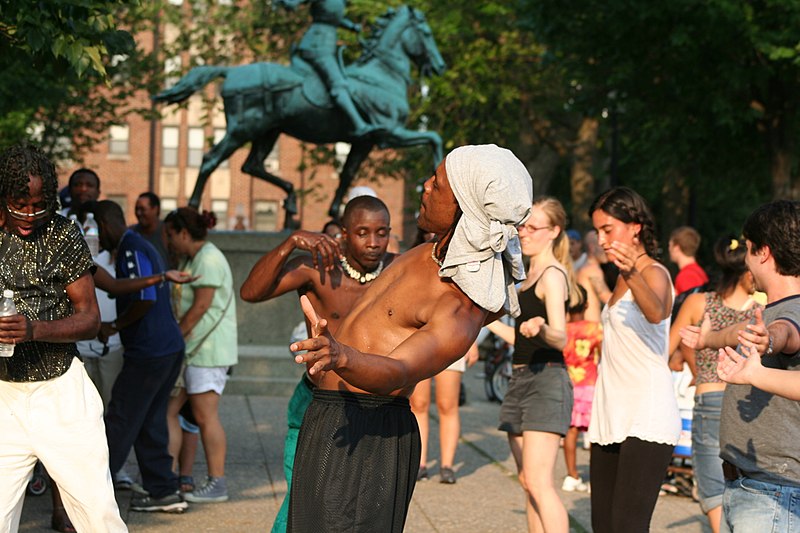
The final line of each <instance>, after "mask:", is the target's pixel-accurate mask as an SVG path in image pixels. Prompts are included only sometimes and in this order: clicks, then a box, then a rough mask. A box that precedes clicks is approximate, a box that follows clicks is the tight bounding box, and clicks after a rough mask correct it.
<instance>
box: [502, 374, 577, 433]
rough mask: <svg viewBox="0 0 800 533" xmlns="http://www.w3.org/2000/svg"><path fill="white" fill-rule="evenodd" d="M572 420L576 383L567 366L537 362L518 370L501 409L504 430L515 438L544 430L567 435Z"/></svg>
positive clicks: (509, 385)
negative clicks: (574, 386)
mask: <svg viewBox="0 0 800 533" xmlns="http://www.w3.org/2000/svg"><path fill="white" fill-rule="evenodd" d="M571 420H572V382H571V381H570V379H569V375H568V374H567V368H566V367H565V366H564V365H562V364H557V363H535V364H532V365H526V366H521V367H516V368H514V370H513V371H512V372H511V381H510V382H509V384H508V392H506V396H505V398H503V406H502V407H501V408H500V426H499V428H498V429H499V430H500V431H506V432H508V433H511V434H514V435H521V434H522V433H523V432H524V431H543V432H547V433H557V434H559V435H562V436H563V435H566V434H567V430H568V429H569V424H570V421H571Z"/></svg>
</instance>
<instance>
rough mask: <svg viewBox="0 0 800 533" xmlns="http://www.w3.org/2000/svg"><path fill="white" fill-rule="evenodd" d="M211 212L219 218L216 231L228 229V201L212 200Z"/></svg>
mask: <svg viewBox="0 0 800 533" xmlns="http://www.w3.org/2000/svg"><path fill="white" fill-rule="evenodd" d="M211 212H213V213H214V214H215V215H216V216H217V225H216V226H214V229H228V200H211Z"/></svg>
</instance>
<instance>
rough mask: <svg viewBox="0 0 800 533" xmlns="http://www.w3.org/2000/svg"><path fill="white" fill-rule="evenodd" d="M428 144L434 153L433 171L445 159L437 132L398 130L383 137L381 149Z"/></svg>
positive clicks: (380, 143) (380, 142)
mask: <svg viewBox="0 0 800 533" xmlns="http://www.w3.org/2000/svg"><path fill="white" fill-rule="evenodd" d="M421 144H428V145H430V147H431V150H432V151H433V170H434V171H435V170H436V167H437V166H439V163H441V162H442V159H443V158H444V153H443V151H442V138H441V137H440V136H439V134H438V133H436V132H435V131H415V130H408V129H406V128H396V129H394V130H392V131H391V132H389V133H388V134H387V135H385V136H384V137H382V138H381V139H380V141H379V145H380V146H381V147H391V148H408V147H409V146H419V145H421Z"/></svg>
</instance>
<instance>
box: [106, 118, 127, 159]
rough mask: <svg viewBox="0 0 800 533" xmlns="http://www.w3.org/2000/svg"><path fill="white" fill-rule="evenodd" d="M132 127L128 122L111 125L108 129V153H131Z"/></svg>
mask: <svg viewBox="0 0 800 533" xmlns="http://www.w3.org/2000/svg"><path fill="white" fill-rule="evenodd" d="M129 136H130V128H129V127H128V125H127V124H125V125H122V126H111V128H109V130H108V153H109V154H113V155H128V154H129V153H130V143H129V142H128V141H129Z"/></svg>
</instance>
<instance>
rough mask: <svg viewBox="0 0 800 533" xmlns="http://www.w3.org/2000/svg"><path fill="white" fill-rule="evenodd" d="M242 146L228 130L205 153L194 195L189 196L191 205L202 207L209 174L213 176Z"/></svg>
mask: <svg viewBox="0 0 800 533" xmlns="http://www.w3.org/2000/svg"><path fill="white" fill-rule="evenodd" d="M240 146H242V143H241V142H239V141H238V140H236V138H234V137H233V136H232V135H231V134H230V132H226V133H225V137H223V138H222V140H221V141H219V142H218V143H217V144H215V145H214V146H212V147H211V150H209V151H208V153H206V154H204V155H203V163H202V164H201V165H200V172H199V173H198V175H197V181H196V182H195V184H194V191H192V197H191V198H189V205H190V206H192V207H195V208H198V207H200V200H202V198H203V189H205V187H206V181H208V178H209V176H211V173H212V172H214V170H216V168H217V167H218V166H219V164H220V163H222V162H223V161H225V160H226V159H228V158H229V157H230V156H231V154H233V152H235V151H236V150H237V149H238V148H239V147H240Z"/></svg>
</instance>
